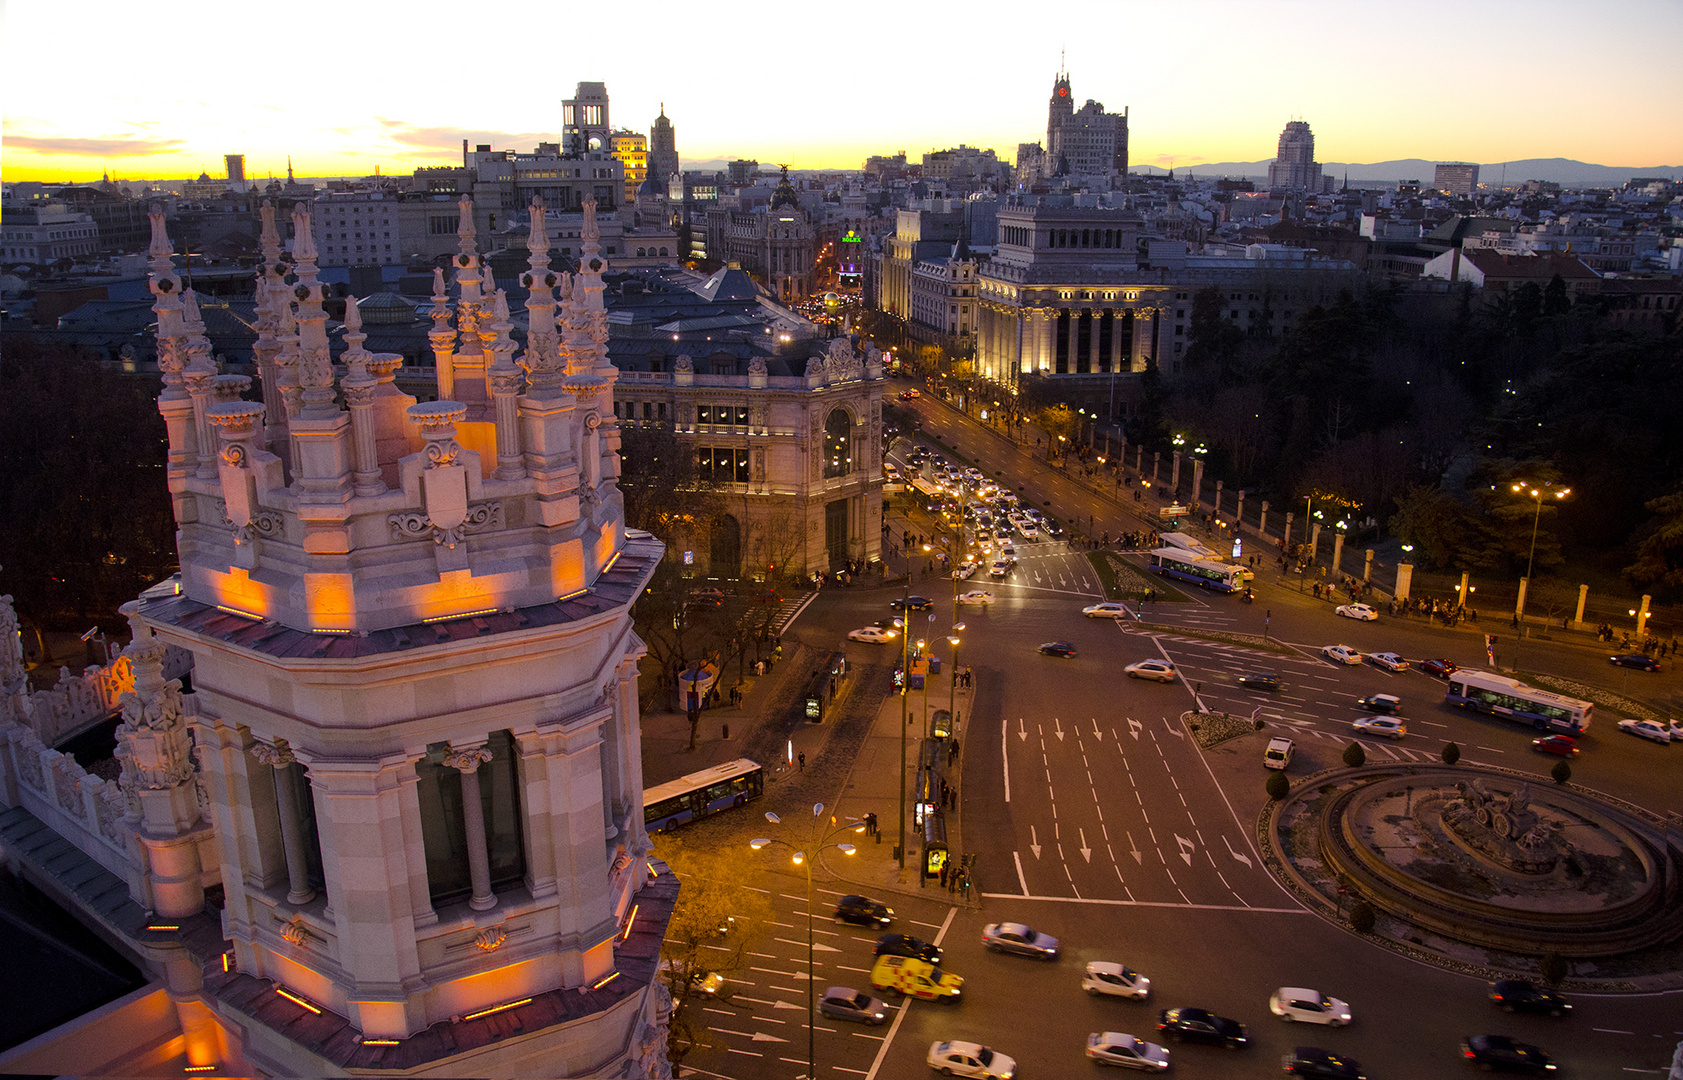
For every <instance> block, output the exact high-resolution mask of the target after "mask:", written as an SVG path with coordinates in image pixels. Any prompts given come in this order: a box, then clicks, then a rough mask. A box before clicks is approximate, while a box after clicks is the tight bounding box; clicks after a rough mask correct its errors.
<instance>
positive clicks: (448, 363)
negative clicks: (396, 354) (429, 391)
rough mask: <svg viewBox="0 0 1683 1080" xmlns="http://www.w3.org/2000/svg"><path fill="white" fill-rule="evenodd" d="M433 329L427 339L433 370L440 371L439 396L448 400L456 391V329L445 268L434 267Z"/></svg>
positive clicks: (431, 310) (430, 312)
mask: <svg viewBox="0 0 1683 1080" xmlns="http://www.w3.org/2000/svg"><path fill="white" fill-rule="evenodd" d="M427 314H428V315H429V316H431V318H432V329H431V330H429V331H428V332H427V340H428V341H429V342H431V343H432V356H433V370H434V371H436V372H437V373H438V396H439V397H441V398H444V399H446V400H448V399H449V398H451V397H452V396H453V395H454V393H455V381H456V380H455V375H456V369H455V367H454V366H453V364H454V358H455V354H456V331H455V330H454V329H453V328H452V327H451V326H450V294H449V293H448V292H446V291H445V288H444V268H443V267H441V266H435V267H433V271H432V308H431V309H430V310H428V312H427Z"/></svg>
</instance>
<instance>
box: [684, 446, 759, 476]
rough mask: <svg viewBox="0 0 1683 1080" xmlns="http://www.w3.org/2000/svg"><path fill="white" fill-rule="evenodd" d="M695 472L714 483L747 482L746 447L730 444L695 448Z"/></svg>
mask: <svg viewBox="0 0 1683 1080" xmlns="http://www.w3.org/2000/svg"><path fill="white" fill-rule="evenodd" d="M696 472H697V473H699V474H700V476H701V478H702V479H703V480H708V481H711V482H713V483H715V484H746V483H747V482H748V449H747V448H746V447H732V446H702V447H697V448H696Z"/></svg>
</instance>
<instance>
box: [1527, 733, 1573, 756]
mask: <svg viewBox="0 0 1683 1080" xmlns="http://www.w3.org/2000/svg"><path fill="white" fill-rule="evenodd" d="M1531 749H1533V750H1535V751H1537V752H1538V753H1540V754H1557V755H1559V756H1560V757H1571V756H1573V755H1574V754H1576V753H1577V752H1578V740H1577V739H1574V738H1573V737H1572V736H1570V735H1544V736H1543V737H1542V738H1540V739H1532V740H1531Z"/></svg>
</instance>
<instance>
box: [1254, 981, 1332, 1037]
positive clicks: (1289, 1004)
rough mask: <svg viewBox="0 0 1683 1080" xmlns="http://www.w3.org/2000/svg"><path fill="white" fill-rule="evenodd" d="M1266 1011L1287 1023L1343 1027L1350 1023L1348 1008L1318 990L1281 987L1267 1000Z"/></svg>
mask: <svg viewBox="0 0 1683 1080" xmlns="http://www.w3.org/2000/svg"><path fill="white" fill-rule="evenodd" d="M1268 1011H1269V1012H1272V1013H1273V1014H1274V1015H1275V1016H1278V1017H1279V1018H1280V1019H1282V1020H1285V1021H1287V1022H1290V1021H1293V1020H1297V1021H1301V1022H1302V1023H1305V1024H1327V1025H1330V1026H1331V1027H1343V1026H1344V1025H1345V1024H1348V1023H1349V1022H1350V1006H1348V1005H1346V1004H1345V1003H1344V1002H1342V1001H1339V1000H1338V999H1337V998H1335V997H1327V996H1326V995H1325V994H1323V993H1321V992H1320V991H1319V990H1306V989H1304V988H1303V987H1301V986H1282V987H1280V988H1279V989H1278V990H1276V991H1274V993H1273V994H1272V995H1271V996H1270V997H1269V998H1268Z"/></svg>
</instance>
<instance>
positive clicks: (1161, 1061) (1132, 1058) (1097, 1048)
mask: <svg viewBox="0 0 1683 1080" xmlns="http://www.w3.org/2000/svg"><path fill="white" fill-rule="evenodd" d="M1087 1056H1088V1057H1090V1058H1092V1059H1093V1060H1094V1061H1096V1062H1098V1063H1099V1064H1101V1065H1120V1066H1121V1067H1122V1068H1124V1069H1144V1070H1145V1071H1146V1072H1167V1071H1168V1070H1169V1052H1168V1051H1167V1050H1165V1049H1163V1048H1162V1047H1161V1046H1158V1045H1157V1044H1156V1043H1152V1042H1146V1041H1145V1040H1144V1039H1136V1038H1134V1037H1133V1036H1132V1035H1124V1034H1122V1033H1121V1032H1120V1031H1095V1032H1093V1033H1092V1034H1091V1035H1089V1036H1087Z"/></svg>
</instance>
